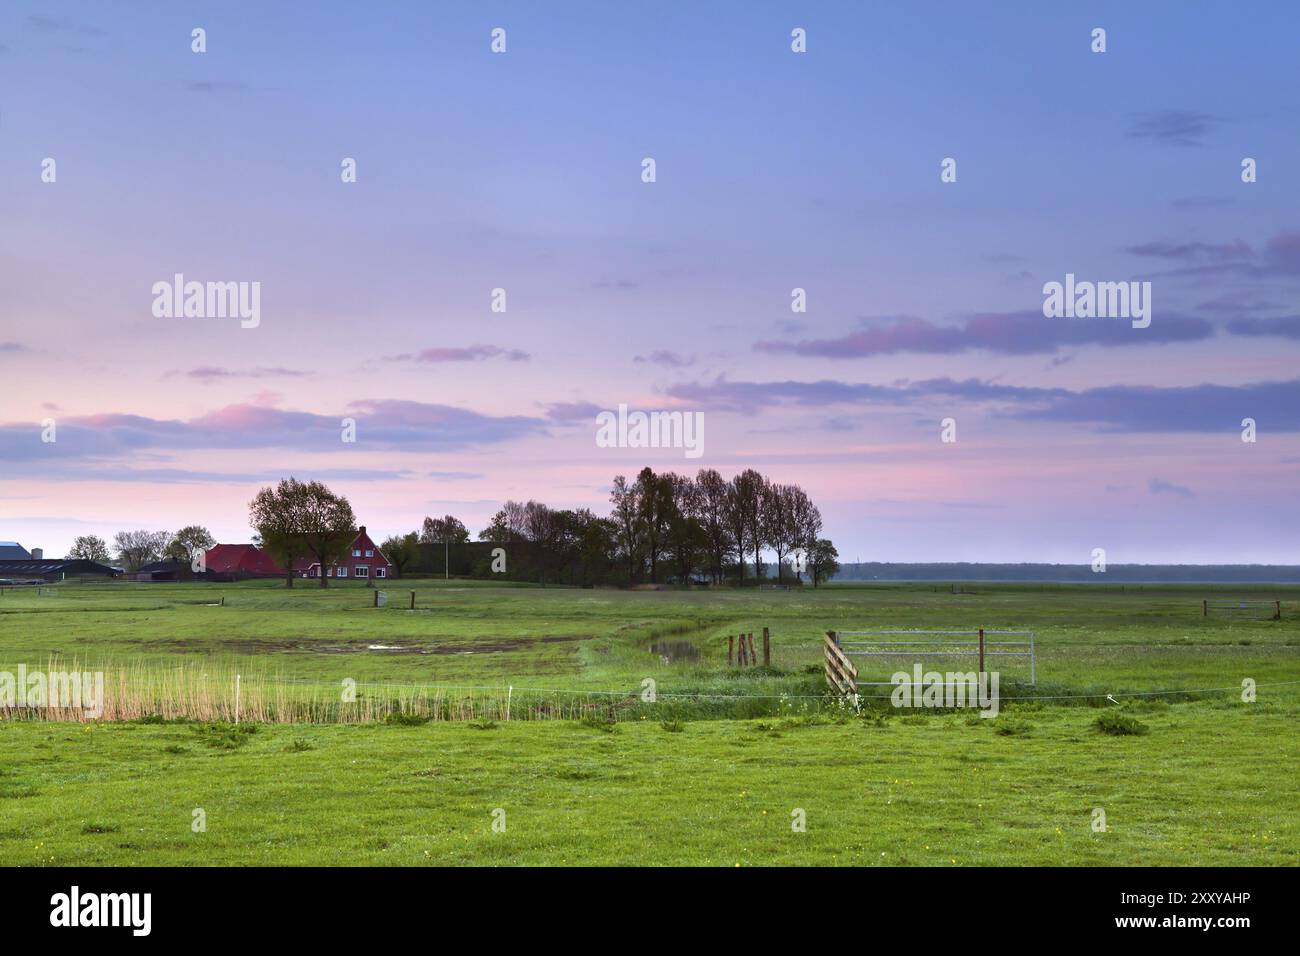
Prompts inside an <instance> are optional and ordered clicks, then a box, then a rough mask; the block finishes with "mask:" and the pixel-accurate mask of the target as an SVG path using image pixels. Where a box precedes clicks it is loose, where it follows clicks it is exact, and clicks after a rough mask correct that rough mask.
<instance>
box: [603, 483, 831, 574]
mask: <svg viewBox="0 0 1300 956" xmlns="http://www.w3.org/2000/svg"><path fill="white" fill-rule="evenodd" d="M610 504H611V505H612V507H613V511H612V513H611V515H610V519H611V520H612V521H613V523H614V525H615V529H616V537H615V542H616V546H617V550H618V553H619V555H620V557H621V559H622V560H623V561H625V562H626V565H627V571H628V577H629V579H630V580H631V581H632V582H637V581H642V580H645V579H646V578H648V579H649V580H650V582H652V583H657V582H658V581H659V580H660V575H661V573H662V572H664V571H665V570H666V572H667V573H668V574H669V575H670V576H672V577H673V578H674V579H675V580H677V581H689V580H691V579H692V578H693V577H694V576H696V575H701V576H703V577H706V578H708V579H709V580H711V581H713V582H715V583H721V582H722V581H724V580H726V578H727V575H728V571H729V570H730V571H731V572H732V573H733V574H734V576H735V579H736V580H737V581H738V582H739V583H741V584H743V583H744V582H745V580H746V578H747V576H748V573H749V570H750V568H751V567H752V570H753V578H754V580H759V579H762V578H764V577H765V576H766V566H765V564H764V562H763V555H764V553H765V552H771V554H772V555H774V556H775V558H776V578H777V581H778V582H783V581H784V580H785V576H786V573H787V571H790V570H792V569H791V565H790V561H789V559H790V558H791V557H792V556H793V555H795V554H798V555H799V556H800V558H801V559H802V560H801V567H800V568H799V569H798V572H802V571H805V570H806V571H807V572H808V574H809V576H810V578H811V579H812V582H813V584H814V586H816V585H818V584H820V583H821V582H822V581H824V580H826V579H827V578H828V577H830V576H831V575H833V574H834V573H835V571H836V570H838V565H836V564H835V559H836V558H837V557H838V554H837V553H836V551H835V547H834V545H833V544H831V542H830V541H829V540H827V539H826V538H823V537H821V533H822V515H821V511H820V510H819V509H818V508H817V506H816V505H815V504H813V502H812V499H811V498H809V497H808V494H807V492H805V491H804V490H803V489H802V488H800V487H799V486H798V485H795V484H780V483H778V482H774V481H771V480H770V479H768V478H766V477H765V476H763V475H762V474H760V473H759V472H757V471H755V470H754V469H752V468H748V469H746V470H744V471H742V472H741V473H740V474H738V475H736V476H735V477H733V478H731V479H730V480H727V479H725V478H723V477H722V475H721V474H720V473H719V472H717V471H716V470H714V469H712V468H704V469H701V470H700V471H699V473H698V474H697V475H696V476H695V477H694V478H691V477H689V476H687V475H679V474H676V473H675V472H671V471H669V472H661V473H658V474H656V473H655V471H654V470H653V469H651V468H643V469H641V472H640V473H639V474H638V475H637V476H636V479H635V480H634V481H631V482H629V481H628V480H627V478H626V477H624V476H623V475H618V476H616V477H615V478H614V488H613V491H612V492H611V494H610ZM798 572H796V574H797V573H798Z"/></svg>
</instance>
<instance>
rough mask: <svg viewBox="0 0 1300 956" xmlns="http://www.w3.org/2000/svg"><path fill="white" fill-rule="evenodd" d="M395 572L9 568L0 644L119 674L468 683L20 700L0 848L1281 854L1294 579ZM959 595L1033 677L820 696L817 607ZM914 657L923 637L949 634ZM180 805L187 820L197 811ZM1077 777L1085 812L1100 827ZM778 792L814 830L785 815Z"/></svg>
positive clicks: (884, 623) (119, 852)
mask: <svg viewBox="0 0 1300 956" xmlns="http://www.w3.org/2000/svg"><path fill="white" fill-rule="evenodd" d="M398 583H399V582H392V584H391V585H390V586H389V587H388V588H386V591H387V593H388V595H389V597H390V603H389V605H388V606H387V607H385V608H381V609H376V608H374V607H372V606H371V595H370V592H369V591H367V590H366V589H365V588H363V587H360V586H357V585H355V584H348V585H344V586H340V587H331V588H330V589H327V590H325V591H321V590H319V589H317V588H314V587H303V586H301V584H302V582H300V583H299V584H300V586H299V587H296V588H295V589H293V590H292V591H288V590H285V589H284V588H283V586H282V585H280V584H278V583H275V582H261V583H254V584H239V585H208V584H201V585H135V584H122V583H115V584H97V585H76V586H74V585H62V586H56V587H53V588H46V589H43V591H42V593H40V594H39V595H38V594H37V593H36V592H35V591H34V590H29V589H10V590H8V591H6V592H5V593H3V594H0V671H5V670H8V671H11V672H12V671H14V670H15V669H16V667H17V666H18V665H19V664H23V665H26V667H28V668H29V669H36V668H45V667H47V666H49V662H50V661H56V662H57V663H58V665H59V666H61V667H63V668H65V669H72V668H73V667H74V666H75V667H78V668H81V669H88V670H94V669H103V670H105V671H106V672H109V673H110V674H111V673H113V672H114V671H121V670H122V669H123V668H126V669H134V670H133V673H149V674H152V675H155V676H156V675H165V674H167V673H168V672H170V671H173V670H176V669H188V670H190V671H192V672H201V673H203V674H204V675H211V679H212V680H213V681H216V682H218V683H220V684H221V687H220V688H219V691H220V693H226V692H227V691H228V690H229V689H230V688H227V687H226V686H225V682H226V679H227V676H228V675H229V674H233V673H240V674H241V675H242V679H243V680H247V681H256V680H259V679H261V680H265V681H268V682H272V683H277V682H278V683H280V684H283V686H288V687H293V688H298V687H307V688H313V691H312V692H313V693H315V692H320V693H327V694H332V695H336V694H337V690H336V689H337V687H338V686H339V683H340V682H341V681H343V680H345V679H351V680H355V681H357V682H358V684H359V685H360V687H361V693H362V694H363V695H372V696H373V695H384V694H386V693H389V691H388V690H387V688H389V687H405V688H415V689H416V690H412V691H408V693H415V694H420V695H423V694H426V693H433V692H435V691H436V692H437V693H441V694H444V695H447V696H448V697H449V698H453V699H475V700H478V701H479V702H480V703H481V704H482V705H483V706H482V707H480V709H479V711H478V712H477V713H476V716H477V717H478V718H479V719H477V720H475V721H472V722H471V721H447V720H434V721H432V722H428V723H417V722H414V721H411V722H409V723H408V722H396V723H367V724H339V723H294V724H288V723H261V724H258V723H254V724H249V723H247V722H245V723H243V724H241V725H240V727H239V728H236V727H234V726H233V725H230V724H229V723H215V724H214V723H207V722H203V723H198V722H188V723H186V722H158V721H157V720H156V718H148V719H145V720H136V721H88V722H74V721H47V720H39V719H31V718H30V712H27V713H24V712H21V711H20V712H17V713H18V715H19V716H18V717H17V718H16V719H0V755H2V756H0V858H2V859H3V860H4V861H5V862H6V863H9V864H22V865H79V864H201V863H219V864H241V863H243V864H278V863H291V864H308V863H321V864H379V863H392V864H412V863H433V864H448V863H454V864H462V863H469V864H514V863H524V864H584V863H596V864H615V863H636V864H672V863H686V864H710V865H726V866H733V865H736V864H743V865H754V864H816V865H826V864H843V865H868V864H872V865H899V864H935V865H940V864H941V865H953V864H956V865H978V864H993V863H1013V864H1049V865H1076V864H1139V863H1144V864H1170V865H1177V864H1208V863H1218V864H1248V865H1255V864H1286V865H1295V864H1296V863H1297V862H1300V774H1298V773H1297V768H1298V767H1300V760H1298V758H1300V734H1297V726H1298V725H1297V718H1298V717H1300V683H1288V682H1296V681H1300V627H1297V626H1296V624H1297V622H1298V621H1300V592H1297V591H1296V590H1295V589H1285V588H1261V589H1258V590H1257V591H1255V592H1254V593H1247V592H1244V591H1243V590H1242V589H1240V588H1233V589H1226V588H1218V589H1206V588H1202V587H1186V588H1179V587H1133V586H1128V587H1125V588H1123V589H1121V588H1120V587H1118V586H1109V587H1105V588H1101V587H1090V586H1078V587H1069V586H1050V587H1047V588H1039V587H1037V586H1018V587H1015V586H995V585H967V586H966V588H965V590H966V592H967V593H962V594H954V593H951V591H950V589H949V588H948V586H947V585H939V586H930V585H914V586H906V585H891V586H870V587H828V588H822V589H818V590H816V591H813V590H811V589H807V588H805V589H802V590H800V589H793V590H790V591H754V590H745V591H737V590H724V591H716V592H709V591H689V592H683V591H659V592H646V591H603V590H569V589H558V588H545V589H542V588H531V587H490V586H484V585H480V584H476V583H472V582H454V581H453V582H451V583H450V584H444V583H443V582H427V581H419V582H400V587H399V586H397V585H398ZM412 587H414V588H415V590H416V610H415V611H411V610H409V600H410V598H409V592H410V590H411V588H412ZM1228 594H1231V595H1232V596H1234V597H1237V596H1240V597H1249V598H1254V599H1262V598H1265V597H1267V598H1268V599H1270V600H1271V599H1274V598H1277V599H1280V600H1282V601H1283V618H1282V620H1281V621H1267V620H1228V619H1219V618H1211V619H1208V620H1207V619H1203V618H1202V617H1201V616H1200V600H1201V598H1202V597H1206V596H1208V597H1219V596H1224V595H1228ZM222 598H224V604H222V603H220V602H221V599H222ZM764 627H767V628H769V630H770V632H771V635H772V647H773V659H772V666H771V667H768V668H764V667H758V668H746V669H742V668H738V667H729V666H728V665H727V645H726V636H727V635H728V634H735V633H738V632H741V631H753V632H755V634H756V635H757V634H759V633H761V630H762V628H764ZM978 627H985V628H990V629H992V628H1005V629H1028V630H1033V631H1035V633H1036V635H1037V636H1036V644H1037V647H1036V650H1037V670H1038V675H1037V676H1038V684H1037V687H1034V688H1031V687H1029V686H1028V682H1027V680H1026V679H1025V678H1026V677H1027V667H1023V666H1022V663H1021V662H1019V661H1014V662H1012V661H1008V662H1005V664H1004V665H1003V673H1004V678H1003V679H1004V693H1005V694H1006V697H1005V698H1004V701H1003V707H1002V713H1001V715H1000V716H998V717H996V718H994V719H991V720H988V719H982V718H979V717H977V716H975V715H974V714H973V713H968V712H953V711H939V712H933V711H914V712H913V711H897V710H894V709H892V708H890V707H888V706H887V702H881V701H874V702H868V704H867V706H866V707H865V708H864V713H863V714H862V715H855V714H853V713H852V711H851V709H849V708H845V707H843V706H842V705H839V704H836V703H833V702H829V701H827V700H826V699H824V691H825V685H824V680H823V678H822V675H821V659H822V654H821V649H820V641H821V635H822V633H823V632H824V631H826V630H837V631H844V630H865V629H878V628H933V629H963V630H964V629H972V628H978ZM663 642H667V643H668V644H669V645H671V648H669V647H666V646H665V645H664V643H663ZM760 644H761V641H760ZM652 648H657V649H653V650H652ZM666 652H667V653H666ZM666 658H667V659H666ZM938 660H939V663H937V664H934V665H927V667H928V666H934V667H936V669H954V666H955V665H956V664H957V662H956V661H948V660H946V659H938ZM896 665H901V666H904V667H906V666H907V665H904V664H902V662H901V661H900V662H896V661H893V660H892V659H885V660H882V661H880V662H879V663H878V664H876V665H873V666H876V667H878V668H879V669H880V673H878V674H867V673H863V674H862V675H861V677H862V678H863V679H869V678H871V677H875V678H877V679H881V680H887V679H888V676H889V672H890V671H891V670H893V669H896ZM960 669H971V665H970V662H969V661H965V662H962V663H961V667H960ZM646 678H651V679H653V680H654V681H655V682H656V685H657V690H658V693H659V699H658V701H657V702H656V703H653V704H646V703H643V702H641V701H640V700H639V699H638V697H637V694H638V692H639V691H640V689H641V687H642V682H643V681H644V680H645V679H646ZM1245 678H1250V679H1253V680H1254V681H1256V682H1258V684H1259V691H1258V700H1257V701H1256V702H1254V703H1244V702H1242V700H1241V693H1240V690H1239V688H1240V686H1241V683H1242V680H1243V679H1245ZM507 687H513V688H514V690H513V691H512V692H511V693H512V695H513V697H512V700H513V702H514V706H513V707H512V708H511V709H510V710H509V711H507V710H506V709H505V708H504V700H505V695H506V688H507ZM1008 688H1009V689H1008ZM1217 688H1227V690H1214V689H1217ZM887 690H888V688H884V689H881V690H880V693H881V694H884V693H886V692H887ZM1155 691H1160V692H1162V693H1161V694H1160V695H1154V694H1152V692H1155ZM1107 694H1113V695H1115V697H1116V699H1117V700H1118V701H1119V703H1118V704H1114V703H1111V702H1108V701H1105V699H1104V698H1105V695H1107ZM1033 697H1048V698H1053V699H1051V700H1033V699H1029V698H1033ZM530 700H533V701H552V702H568V704H566V705H564V706H570V707H571V708H577V709H576V710H571V711H570V713H571V715H572V716H580V714H581V713H583V712H587V711H590V712H591V714H592V716H591V717H590V718H589V719H587V720H586V721H579V720H569V719H550V720H538V719H527V718H529V717H535V716H538V713H539V711H538V710H530V709H529V706H528V701H530ZM521 702H522V703H521ZM1107 712H1119V713H1122V714H1125V715H1128V716H1131V717H1133V718H1135V719H1137V720H1138V721H1140V722H1141V723H1142V724H1143V725H1144V726H1145V729H1146V731H1147V732H1146V733H1144V734H1141V735H1135V736H1113V735H1110V734H1106V733H1103V732H1101V731H1099V730H1098V729H1097V727H1096V721H1097V719H1098V717H1099V716H1102V715H1104V714H1106V713H1107ZM507 713H508V715H509V716H510V717H511V718H512V719H510V720H508V721H507V720H506V719H505V717H506V716H507ZM611 717H613V718H617V719H616V720H613V721H611V720H610V718H611ZM196 808H202V810H203V811H204V813H205V814H206V831H205V832H194V831H193V830H192V828H191V821H192V817H193V814H194V811H195V809H196ZM1098 808H1100V809H1102V810H1104V811H1105V814H1106V825H1107V828H1106V831H1105V832H1094V830H1093V812H1094V810H1096V809H1098ZM796 809H800V810H802V811H804V813H805V814H806V819H807V827H806V832H794V831H792V829H791V821H792V816H791V814H792V812H793V811H795V810H796ZM494 810H502V811H504V815H505V821H506V826H505V832H495V831H494V830H493V828H492V823H493V815H492V814H493V811H494Z"/></svg>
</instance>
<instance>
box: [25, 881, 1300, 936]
mask: <svg viewBox="0 0 1300 956" xmlns="http://www.w3.org/2000/svg"><path fill="white" fill-rule="evenodd" d="M1293 881H1294V873H1293V872H1292V871H1288V870H1280V869H1279V870H1266V869H1245V868H1242V869H1217V868H1213V869H1159V868H1133V869H1119V868H1116V869H1095V870H1092V869H1090V870H1084V869H954V870H938V869H933V870H929V869H897V870H893V869H834V870H810V869H748V870H703V869H607V870H590V869H563V870H555V871H546V872H541V871H537V870H532V869H498V870H486V869H465V870H459V869H457V870H451V869H436V868H431V869H375V870H362V869H270V868H267V869H45V870H12V869H10V870H0V883H2V884H3V887H2V888H0V912H2V913H3V925H4V927H5V940H6V943H11V942H15V941H17V940H18V939H21V938H25V937H43V938H47V939H52V940H53V939H57V938H58V937H60V936H64V937H67V936H70V935H73V934H75V935H76V936H77V939H78V942H83V943H84V942H90V941H91V938H92V937H99V938H102V939H104V940H107V939H109V938H110V937H111V938H112V939H114V940H115V941H125V942H126V943H127V944H128V945H131V944H132V943H135V942H144V941H146V940H148V941H154V940H157V941H162V942H169V943H170V942H178V941H185V942H190V941H197V940H201V941H202V942H204V943H205V944H213V943H220V942H223V941H226V940H228V941H230V942H247V941H249V940H250V939H257V940H258V942H259V943H263V942H266V941H271V940H284V941H289V942H299V943H301V942H322V943H331V944H339V943H341V942H345V941H346V940H347V939H348V938H349V936H350V935H351V931H355V932H356V933H358V934H360V935H362V936H370V935H371V934H373V933H374V932H375V931H380V932H381V933H382V935H383V936H385V937H387V936H388V935H389V934H392V933H403V934H417V933H427V932H428V931H429V930H430V929H431V928H434V927H437V928H439V929H443V930H445V929H447V928H455V927H462V928H464V929H466V930H470V929H473V928H475V927H478V928H479V929H490V932H491V934H492V937H493V940H496V939H498V938H505V939H509V938H510V937H512V936H513V935H516V934H517V935H520V936H524V935H527V936H529V937H531V938H532V939H534V940H537V941H540V940H541V939H543V938H545V937H553V938H554V939H555V941H557V942H558V941H560V940H561V939H563V938H569V939H583V940H591V941H593V942H598V941H601V940H605V941H614V940H618V939H628V938H633V939H635V938H638V937H640V936H641V935H642V934H646V933H649V934H651V936H652V937H658V936H659V935H660V934H662V933H665V932H668V933H672V932H674V929H673V927H675V926H677V925H679V924H681V925H685V924H684V923H683V921H684V920H689V922H690V924H691V925H692V926H693V927H696V926H698V927H699V929H698V932H697V931H696V930H694V929H693V930H692V934H693V938H694V937H695V936H699V937H712V936H714V935H721V936H725V937H726V938H727V939H728V940H729V941H732V942H734V941H737V940H739V939H743V938H745V937H748V936H753V937H756V938H761V939H765V938H767V937H768V936H769V934H770V932H771V930H772V929H773V928H782V927H788V928H789V929H791V930H792V931H794V932H803V931H806V932H808V933H810V934H813V935H812V936H811V937H810V938H811V939H820V940H822V941H828V940H830V939H839V940H842V941H846V942H848V941H852V940H854V939H855V938H859V937H860V938H862V939H863V940H864V941H866V940H871V939H875V940H877V941H879V940H881V939H882V938H888V937H889V936H890V935H891V934H893V933H895V932H901V933H902V934H903V936H901V937H899V938H900V939H903V938H905V939H907V940H908V941H909V945H912V944H915V943H917V942H919V941H920V940H918V938H917V934H918V933H919V934H921V935H922V936H924V935H927V934H930V933H934V934H936V942H943V940H945V939H947V940H949V941H951V940H952V939H953V938H980V937H979V936H976V937H966V936H965V935H964V934H965V933H967V932H971V931H976V930H978V931H979V932H980V933H988V932H990V931H992V932H995V933H997V935H998V937H999V938H1002V939H1014V938H1017V937H1018V936H1019V934H1021V933H1023V932H1024V931H1026V930H1027V929H1030V928H1034V927H1037V926H1042V927H1044V928H1047V929H1050V930H1051V931H1052V932H1053V933H1054V935H1055V936H1057V937H1058V938H1063V939H1068V940H1070V941H1071V942H1075V941H1078V940H1088V939H1093V938H1103V937H1104V938H1107V939H1123V938H1125V937H1147V938H1151V937H1154V938H1156V939H1161V938H1166V939H1178V940H1179V941H1180V942H1185V941H1186V940H1187V939H1188V938H1189V937H1191V936H1197V935H1199V936H1200V937H1202V938H1205V939H1207V940H1214V941H1216V942H1228V943H1231V942H1232V941H1233V940H1236V939H1240V938H1242V934H1250V933H1253V932H1256V931H1259V930H1264V931H1266V932H1268V931H1271V932H1273V933H1277V932H1279V931H1284V930H1285V929H1286V928H1287V925H1288V923H1289V922H1291V921H1293V920H1294V914H1293V913H1292V914H1286V915H1284V907H1286V905H1287V903H1288V897H1287V888H1288V887H1289V884H1290V883H1292V882H1293ZM349 927H351V930H350V929H349ZM952 934H957V935H956V937H954V936H953V935H952ZM96 941H98V940H96Z"/></svg>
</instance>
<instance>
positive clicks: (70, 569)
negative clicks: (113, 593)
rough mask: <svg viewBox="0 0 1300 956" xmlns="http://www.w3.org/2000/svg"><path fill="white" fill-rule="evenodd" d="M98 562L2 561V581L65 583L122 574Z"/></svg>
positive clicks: (77, 560)
mask: <svg viewBox="0 0 1300 956" xmlns="http://www.w3.org/2000/svg"><path fill="white" fill-rule="evenodd" d="M121 573H122V572H121V571H119V570H118V569H117V568H110V567H109V566H108V565H106V564H100V563H99V562H98V561H88V560H85V559H83V558H72V559H68V558H51V559H49V560H46V559H44V558H31V559H29V560H26V561H5V560H0V581H6V582H11V583H14V584H22V583H25V582H28V581H33V582H35V581H42V582H48V581H65V580H78V579H82V578H112V577H117V575H119V574H121Z"/></svg>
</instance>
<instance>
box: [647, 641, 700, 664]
mask: <svg viewBox="0 0 1300 956" xmlns="http://www.w3.org/2000/svg"><path fill="white" fill-rule="evenodd" d="M650 653H652V654H658V655H659V657H660V659H661V660H662V661H663V662H664V663H665V664H676V663H678V662H679V661H698V660H699V659H700V649H699V648H698V647H696V646H695V645H694V644H693V643H692V642H690V641H656V642H655V643H653V644H651V645H650Z"/></svg>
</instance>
